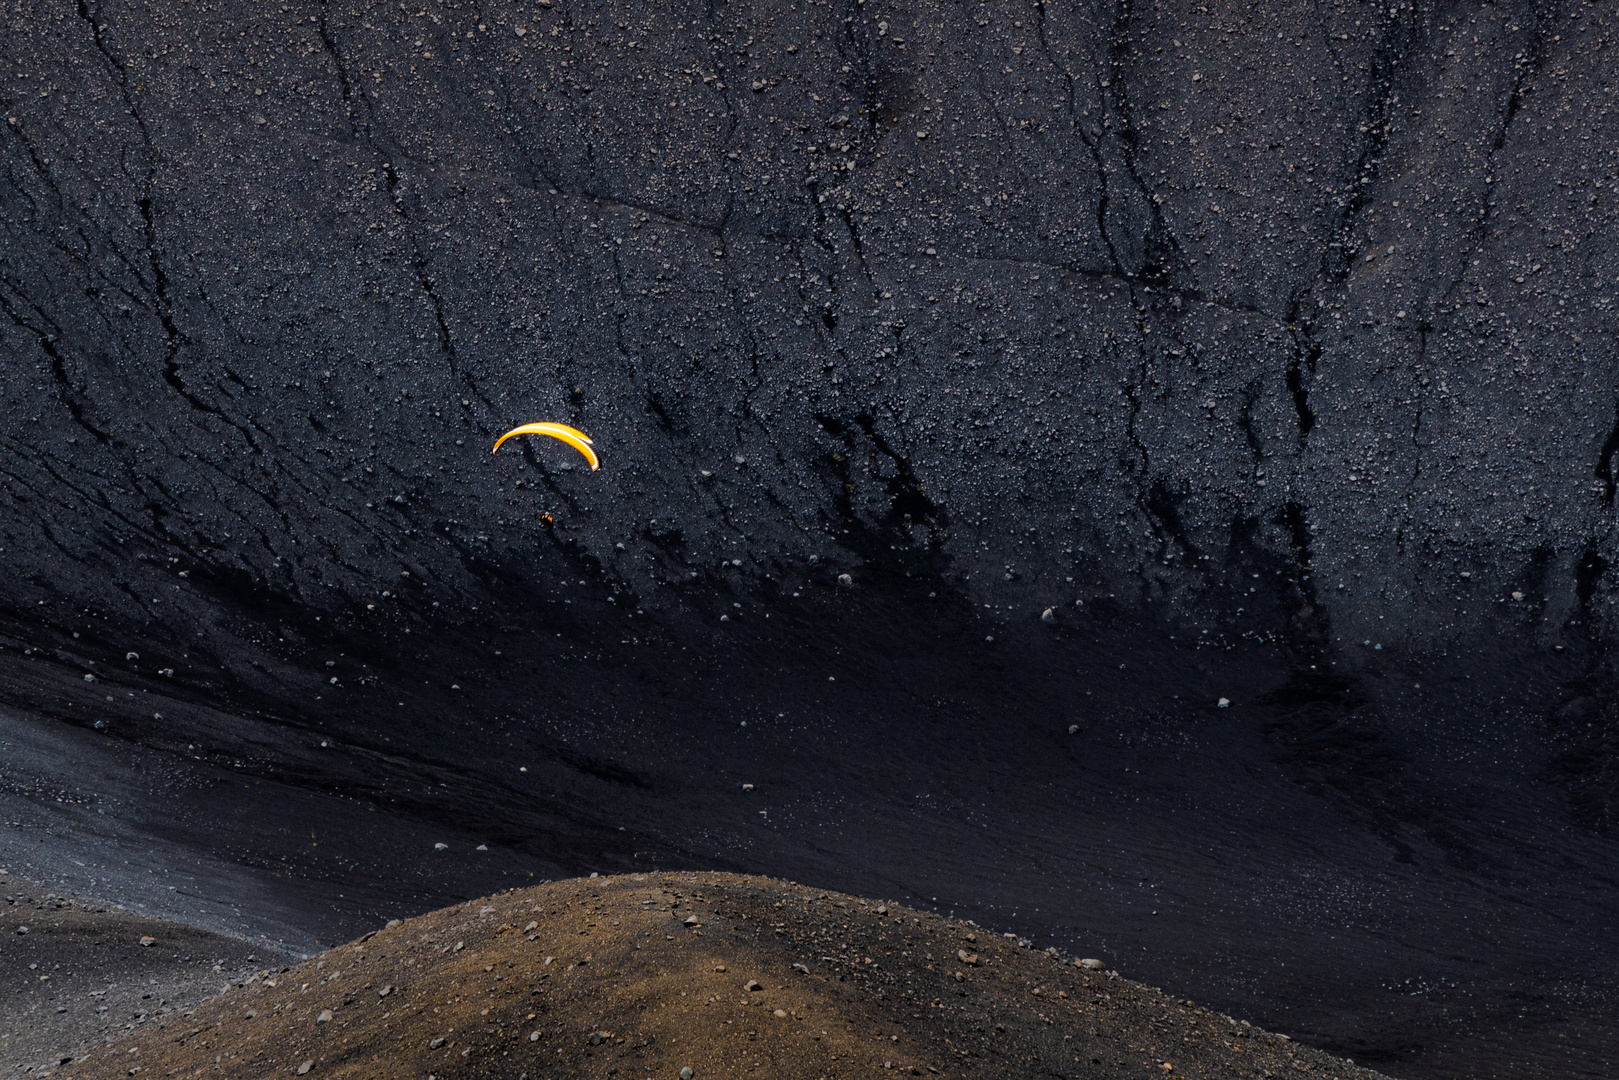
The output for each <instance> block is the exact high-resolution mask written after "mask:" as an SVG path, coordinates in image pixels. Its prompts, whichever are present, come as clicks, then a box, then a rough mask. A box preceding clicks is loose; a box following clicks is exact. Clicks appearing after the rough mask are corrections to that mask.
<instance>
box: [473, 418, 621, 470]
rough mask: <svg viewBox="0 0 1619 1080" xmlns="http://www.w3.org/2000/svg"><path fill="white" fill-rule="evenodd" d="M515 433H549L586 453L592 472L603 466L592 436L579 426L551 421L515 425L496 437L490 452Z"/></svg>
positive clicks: (497, 448)
mask: <svg viewBox="0 0 1619 1080" xmlns="http://www.w3.org/2000/svg"><path fill="white" fill-rule="evenodd" d="M513 435H549V436H551V438H553V439H560V440H562V441H563V442H565V443H567V444H568V445H569V446H571V447H573V448H574V449H575V450H577V451H579V452H580V453H581V454H583V455H585V460H586V461H588V462H590V471H591V472H595V471H596V470H597V469H599V468H600V467H601V462H599V461H597V460H596V451H594V450H592V449H591V445H592V443H591V441H590V436H589V435H586V434H585V433H584V432H582V431H580V430H579V429H578V428H571V427H569V426H568V425H567V424H553V423H550V422H545V423H539V424H523V425H522V426H520V427H514V428H512V429H511V430H510V431H508V432H506V434H504V435H502V436H501V437H500V438H498V439H496V440H495V449H494V450H491V451H489V452H490V453H491V454H493V453H494V452H495V450H499V449H500V444H501V443H503V442H505V441H506V440H507V439H509V438H511V437H512V436H513Z"/></svg>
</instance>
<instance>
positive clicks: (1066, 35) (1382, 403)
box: [0, 0, 1619, 655]
mask: <svg viewBox="0 0 1619 1080" xmlns="http://www.w3.org/2000/svg"><path fill="white" fill-rule="evenodd" d="M3 19H4V24H5V34H4V38H3V40H4V44H3V45H0V50H3V53H4V68H3V71H0V102H3V106H4V117H5V123H4V130H3V132H0V169H3V176H4V179H3V183H0V208H3V213H0V228H3V229H4V241H3V244H0V316H3V317H0V354H3V356H4V363H3V365H0V391H3V394H4V400H5V408H6V415H7V417H8V419H7V422H6V424H5V425H4V429H5V434H4V442H3V448H0V458H3V476H4V483H3V484H0V492H3V494H0V499H3V500H4V501H3V504H0V505H3V510H0V536H3V540H0V543H3V545H4V558H5V562H6V565H7V567H8V570H9V572H8V573H7V574H6V575H5V577H4V578H3V579H0V598H3V603H4V607H5V610H6V618H7V620H8V621H10V622H11V623H12V624H13V625H14V626H15V627H16V628H17V629H18V630H19V632H24V633H31V632H33V631H31V630H29V628H30V627H35V628H38V627H39V626H42V625H47V626H54V627H57V628H59V629H60V628H65V627H66V626H67V625H68V624H69V623H70V622H71V621H72V620H73V619H76V618H78V617H79V615H80V614H81V613H83V612H84V611H87V610H93V611H95V612H96V613H97V615H98V617H99V618H101V619H104V620H107V621H108V622H109V623H111V624H114V625H119V626H122V627H124V628H126V629H127V631H128V634H129V635H130V640H132V641H134V640H138V639H139V638H140V636H141V635H142V634H148V635H157V636H162V635H171V636H176V637H177V638H178V639H180V640H185V639H189V638H194V637H195V635H196V634H198V633H207V632H209V631H210V630H217V629H218V628H219V627H220V626H222V625H224V624H225V623H227V622H229V621H230V620H232V619H236V620H240V619H246V620H247V621H248V622H253V621H255V620H256V621H259V622H263V623H265V624H267V625H268V624H272V623H274V621H275V620H276V619H277V618H282V617H284V616H286V613H288V612H296V613H299V614H300V617H304V618H307V616H308V615H309V614H310V613H316V614H319V613H326V614H327V615H328V617H331V616H333V615H343V616H353V617H365V613H366V612H368V611H369V612H373V613H375V614H374V617H375V618H383V617H388V618H406V617H407V616H408V615H409V614H410V613H415V614H416V615H418V616H429V615H430V616H433V617H438V618H446V619H448V618H464V619H468V620H472V621H476V620H477V619H478V618H479V617H480V616H479V615H478V614H477V612H478V611H479V610H480V605H481V610H483V611H484V612H487V611H488V610H489V607H490V605H496V606H498V605H499V604H500V603H501V602H502V598H503V597H509V596H511V595H514V592H513V590H516V592H519V593H523V594H525V595H527V594H544V593H549V592H554V591H555V590H556V589H558V588H560V587H562V586H561V585H560V583H561V582H565V581H570V580H572V579H575V578H576V577H578V575H579V574H580V572H581V570H582V569H583V570H588V571H589V572H590V573H592V574H595V575H596V579H595V583H597V584H602V585H603V586H604V587H605V589H606V590H607V591H608V592H609V593H617V594H620V595H622V596H624V597H627V598H631V599H633V602H634V603H635V604H636V605H639V606H640V607H641V608H642V609H644V610H647V611H657V610H659V609H660V608H667V607H670V606H673V605H676V604H678V603H682V602H685V601H686V600H689V599H691V598H692V597H694V596H696V597H699V598H700V597H701V596H703V595H708V596H710V597H720V596H727V597H728V596H729V595H730V594H731V593H732V592H733V591H736V590H742V591H747V590H750V589H751V590H766V591H770V590H780V592H782V593H784V594H785V593H786V592H789V591H792V590H795V589H799V588H801V587H803V586H804V585H805V584H806V583H820V584H828V585H829V584H830V583H831V582H833V581H834V580H835V578H836V575H837V574H839V573H843V572H847V573H850V574H851V575H852V578H853V580H854V581H855V582H856V584H857V585H869V586H870V587H873V588H877V587H880V584H881V582H882V581H885V580H891V579H893V578H895V577H897V576H899V575H901V574H904V573H910V574H912V575H913V576H923V577H927V578H929V579H934V580H939V581H941V582H943V583H945V584H947V585H948V587H949V588H950V589H952V590H954V592H955V593H957V594H959V595H962V596H965V597H967V598H969V599H970V600H971V601H972V603H973V606H974V607H978V606H980V605H982V604H994V605H996V610H998V611H999V610H1007V611H1012V612H1016V613H1018V617H1019V618H1026V619H1028V620H1031V621H1032V620H1034V619H1035V618H1036V617H1037V616H1038V615H1039V614H1040V612H1041V611H1043V610H1044V609H1046V608H1048V607H1050V608H1053V609H1054V617H1055V618H1059V619H1068V618H1073V617H1075V615H1074V613H1075V611H1076V609H1080V610H1082V609H1084V608H1085V605H1087V604H1089V605H1093V606H1094V605H1097V604H1102V605H1112V606H1113V607H1115V608H1118V609H1123V610H1126V611H1136V612H1140V613H1142V614H1144V615H1145V616H1146V617H1148V618H1149V619H1153V620H1163V621H1165V622H1167V623H1168V624H1170V625H1172V626H1182V627H1185V628H1186V629H1187V631H1188V632H1189V633H1191V634H1194V635H1195V634H1197V633H1198V632H1199V631H1200V630H1208V629H1210V628H1211V627H1213V628H1215V629H1217V630H1220V631H1221V632H1225V631H1227V630H1233V629H1234V630H1239V631H1242V632H1246V633H1248V634H1250V635H1253V636H1257V637H1262V638H1272V639H1282V640H1286V641H1289V642H1292V643H1294V644H1295V645H1298V646H1300V647H1302V648H1304V649H1305V651H1306V652H1307V653H1309V654H1310V655H1317V654H1320V653H1321V651H1322V650H1324V649H1325V650H1330V651H1337V650H1340V649H1343V650H1348V649H1349V646H1348V645H1347V644H1341V643H1348V642H1355V643H1357V644H1358V642H1359V641H1361V640H1363V639H1364V640H1370V639H1372V638H1374V637H1375V638H1376V639H1377V640H1378V642H1379V643H1382V642H1388V643H1390V644H1391V645H1396V644H1399V645H1403V646H1404V647H1406V648H1407V649H1411V650H1417V651H1421V650H1429V651H1433V650H1443V649H1445V648H1447V647H1448V645H1449V643H1453V642H1458V641H1463V640H1468V639H1476V638H1482V637H1487V636H1499V635H1505V638H1506V639H1507V640H1510V641H1512V642H1515V643H1516V644H1515V645H1513V646H1512V648H1515V649H1520V650H1531V651H1532V650H1535V649H1538V648H1541V647H1543V646H1545V645H1547V644H1549V643H1551V642H1553V641H1557V642H1562V641H1564V640H1568V641H1570V642H1571V643H1573V644H1575V645H1576V646H1579V647H1580V648H1582V649H1583V648H1585V647H1586V646H1588V645H1589V644H1590V643H1591V642H1593V641H1600V639H1601V637H1602V635H1604V634H1606V633H1607V632H1608V616H1607V615H1606V614H1605V613H1606V611H1607V603H1608V598H1609V595H1610V585H1609V572H1608V568H1609V567H1610V566H1611V565H1612V563H1613V562H1614V560H1615V557H1616V556H1615V553H1614V551H1613V544H1614V539H1613V535H1612V520H1613V514H1614V492H1615V482H1616V477H1615V473H1614V464H1613V455H1614V452H1615V448H1616V447H1619V424H1616V412H1615V408H1616V384H1615V357H1614V350H1613V335H1612V330H1613V324H1614V312H1613V307H1612V302H1613V296H1614V293H1615V288H1616V283H1619V249H1616V248H1615V244H1614V235H1615V228H1616V216H1615V209H1616V206H1619V190H1616V188H1615V184H1616V183H1619V181H1616V179H1615V177H1616V172H1619V168H1616V165H1619V162H1616V157H1615V154H1616V153H1619V115H1616V114H1615V110H1614V106H1613V87H1612V78H1613V71H1614V70H1615V68H1614V64H1613V60H1612V56H1613V44H1612V42H1613V38H1614V34H1615V32H1616V31H1615V26H1614V23H1613V21H1612V11H1611V9H1609V8H1607V7H1604V6H1600V5H1593V4H1587V3H1572V2H1570V3H1561V4H1554V5H1531V4H1527V3H1498V4H1479V5H1474V4H1460V3H1440V4H1419V5H1412V4H1409V3H1394V4H1390V5H1388V6H1386V7H1385V6H1381V5H1377V6H1370V5H1366V4H1348V3H1328V2H1316V3H1293V4H1290V3H1276V4H1242V5H1235V4H1223V3H1204V4H1199V3H1192V2H1186V3H1179V4H1177V3H1164V4H1143V3H1129V2H1124V3H1116V4H1103V3H1096V4H1079V3H1071V2H1068V0H1062V2H1050V3H1029V4H1017V3H982V2H972V0H964V2H960V3H927V2H897V3H885V2H881V0H849V2H814V0H804V2H799V3H783V2H774V0H772V2H758V3H751V4H750V3H708V4H696V3H691V4H683V3H647V2H643V0H635V2H625V3H593V2H585V0H554V2H551V3H545V2H534V3H503V2H494V3H472V2H462V3H448V2H440V0H406V2H405V3H354V2H342V3H312V2H298V3H288V4H285V5H266V4H246V3H233V2H228V0H227V2H221V3H208V4H198V3H186V4H165V3H142V4H129V3H115V2H99V3H98V2H92V0H82V2H80V3H78V4H77V5H75V4H72V3H67V2H61V0H41V2H37V3H16V4H13V5H11V6H9V7H8V8H7V9H6V12H5V14H4V17H3ZM542 418H543V419H555V420H562V421H566V422H568V423H571V424H575V425H577V426H579V427H581V428H583V429H585V430H586V431H588V432H589V433H590V434H591V435H592V436H593V437H594V438H595V440H596V445H597V447H598V449H599V450H600V453H601V455H602V458H603V461H604V465H603V468H602V469H601V471H600V472H598V473H595V474H589V473H587V472H585V471H584V470H583V469H582V468H581V467H580V464H579V462H578V461H577V460H574V459H573V458H572V457H571V454H570V452H569V451H567V450H566V449H565V448H562V447H560V446H555V445H549V444H548V445H529V446H519V445H513V446H511V447H510V448H509V449H508V450H503V451H502V454H501V456H499V457H497V458H495V459H493V460H491V458H490V456H489V454H488V447H489V445H490V444H491V442H492V439H493V437H494V436H495V435H497V434H498V433H499V432H501V431H503V430H505V429H506V428H507V427H509V426H511V425H513V424H515V423H519V422H524V421H529V420H534V419H542ZM542 513H548V514H550V515H551V520H550V521H547V522H542V520H541V515H542ZM546 525H549V528H547V527H545V526H546ZM182 570H183V571H184V572H185V575H184V576H183V577H182V576H180V571H182ZM435 607H436V610H435ZM452 613H453V615H452Z"/></svg>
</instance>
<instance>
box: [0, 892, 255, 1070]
mask: <svg viewBox="0 0 1619 1080" xmlns="http://www.w3.org/2000/svg"><path fill="white" fill-rule="evenodd" d="M0 903H3V905H4V906H3V907H0V918H4V919H5V924H4V926H0V930H3V933H0V972H3V978H4V984H3V985H0V1075H4V1076H7V1077H10V1076H22V1075H36V1076H43V1075H47V1074H48V1073H49V1072H51V1071H52V1070H53V1069H54V1066H56V1065H57V1064H58V1063H59V1062H61V1061H63V1060H71V1059H73V1058H80V1057H84V1056H85V1055H87V1054H89V1055H92V1056H95V1057H97V1058H98V1059H99V1058H101V1057H104V1056H105V1053H104V1052H103V1051H102V1050H101V1049H100V1048H101V1047H103V1046H105V1045H108V1044H111V1043H113V1042H114V1041H116V1040H118V1039H121V1038H123V1037H124V1036H127V1035H129V1034H130V1033H131V1032H136V1031H143V1030H145V1029H146V1028H147V1027H154V1026H156V1025H159V1024H162V1023H165V1022H168V1021H170V1020H173V1019H174V1018H175V1017H176V1016H178V1015H179V1014H181V1013H183V1012H185V1011H187V1010H190V1009H192V1008H195V1007H197V1006H199V1005H200V1004H201V1003H202V1002H204V1001H207V1000H208V999H209V998H211V997H213V996H214V995H215V994H217V993H219V992H220V991H221V990H223V989H225V988H226V987H227V986H229V985H230V984H231V983H232V981H237V982H240V981H242V980H244V979H246V978H248V977H249V976H250V975H251V974H252V973H253V965H254V964H255V962H257V963H260V964H262V963H268V962H271V961H275V962H282V961H284V960H285V959H287V957H286V956H285V954H283V953H280V952H277V951H274V950H266V949H264V948H262V947H258V946H254V945H251V944H249V943H247V942H244V941H238V940H235V939H232V938H227V937H222V936H220V935H218V934H210V933H207V932H205V931H201V930H197V929H195V928H193V927H190V926H184V925H181V924H178V923H174V922H170V921H167V920H163V919H154V918H150V917H148V916H143V915H138V914H136V913H134V912H129V911H123V910H121V909H118V908H116V907H109V906H108V905H106V904H100V903H95V902H93V901H86V900H82V899H79V898H76V897H73V896H69V895H63V894H61V893H60V892H59V891H57V890H55V889H51V888H47V887H46V886H44V885H41V884H40V883H38V882H33V881H26V880H23V879H21V878H18V877H16V876H14V875H11V874H5V873H0Z"/></svg>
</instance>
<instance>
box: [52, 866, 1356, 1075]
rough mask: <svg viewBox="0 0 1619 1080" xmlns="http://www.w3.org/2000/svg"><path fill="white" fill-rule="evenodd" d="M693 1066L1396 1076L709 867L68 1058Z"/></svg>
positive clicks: (997, 941) (506, 1069)
mask: <svg viewBox="0 0 1619 1080" xmlns="http://www.w3.org/2000/svg"><path fill="white" fill-rule="evenodd" d="M1007 937H1008V938H1012V935H1007ZM686 1069H690V1070H692V1073H694V1074H695V1075H696V1076H697V1077H699V1078H704V1077H711V1078H715V1080H719V1078H723V1077H747V1076H775V1077H783V1078H785V1080H811V1078H817V1077H834V1076H835V1077H848V1076H864V1075H875V1076H884V1075H894V1074H896V1073H897V1074H898V1075H902V1076H904V1075H915V1076H939V1077H946V1078H948V1077H965V1076H991V1077H1009V1078H1010V1077H1030V1076H1050V1077H1075V1078H1079V1077H1097V1078H1101V1077H1108V1078H1113V1077H1121V1078H1122V1077H1148V1076H1165V1075H1171V1076H1188V1077H1209V1078H1216V1077H1219V1078H1224V1077H1233V1078H1235V1077H1248V1076H1256V1077H1260V1076H1271V1077H1311V1078H1314V1080H1350V1078H1360V1077H1367V1078H1372V1077H1376V1076H1378V1075H1379V1074H1377V1073H1374V1072H1372V1071H1370V1070H1368V1069H1363V1068H1357V1067H1356V1066H1354V1065H1353V1064H1351V1063H1347V1062H1345V1061H1342V1060H1340V1059H1337V1058H1332V1057H1330V1056H1328V1055H1326V1054H1322V1053H1320V1052H1319V1051H1314V1050H1310V1049H1307V1048H1303V1047H1299V1046H1296V1045H1295V1044H1293V1043H1292V1042H1290V1041H1289V1040H1288V1039H1286V1038H1285V1037H1284V1036H1281V1035H1276V1034H1272V1033H1269V1032H1265V1031H1262V1030H1260V1029H1258V1028H1255V1027H1252V1026H1251V1025H1249V1024H1247V1023H1239V1022H1238V1021H1236V1020H1234V1019H1232V1018H1231V1017H1228V1016H1224V1015H1221V1014H1219V1013H1216V1012H1211V1011H1210V1010H1208V1009H1202V1008H1198V1007H1196V1006H1195V1005H1194V1004H1193V1003H1192V1002H1189V1001H1179V1000H1175V999H1172V998H1169V997H1167V996H1165V995H1164V994H1163V993H1162V992H1161V991H1158V990H1154V989H1152V988H1150V987H1146V986H1142V985H1140V984H1139V983H1133V982H1130V981H1128V980H1126V979H1122V978H1118V977H1117V976H1116V975H1115V974H1114V973H1111V972H1106V973H1104V972H1102V971H1088V970H1085V969H1082V968H1080V967H1079V966H1078V965H1077V963H1076V962H1075V960H1074V959H1072V958H1063V957H1059V956H1057V955H1056V954H1055V951H1053V952H1052V953H1050V954H1048V953H1043V952H1039V951H1035V950H1031V949H1029V948H1028V947H1027V943H1026V942H1024V943H1020V942H1018V941H1016V940H1015V938H1014V939H1012V940H1003V939H1002V938H1001V937H1000V936H998V935H995V934H993V933H989V932H987V931H984V930H983V929H981V928H978V927H976V926H974V925H972V924H970V923H964V922H959V921H953V920H948V919H944V918H941V917H940V916H938V915H935V914H932V913H928V912H920V911H915V910H913V909H910V908H906V907H902V906H900V905H898V904H880V903H878V902H877V901H875V900H866V899H861V898H858V897H854V896H847V895H843V894H839V893H827V892H823V891H820V890H816V889H809V888H805V887H803V886H798V885H792V884H788V883H785V882H781V881H774V880H771V879H767V878H757V877H744V876H738V875H732V874H695V873H692V874H649V875H642V874H637V875H633V876H630V877H619V878H614V879H583V880H581V879H575V880H570V881H563V882H556V883H553V884H549V885H542V886H537V887H534V888H529V889H519V890H515V891H511V892H504V893H500V894H498V895H496V896H491V897H485V898H482V899H479V900H473V901H469V902H468V903H466V904H461V905H457V906H456V907H453V908H447V909H444V910H442V911H435V912H432V913H430V914H427V915H422V916H418V917H417V918H414V919H409V920H406V921H404V922H402V923H390V924H389V925H388V927H387V928H386V929H383V930H380V931H377V932H375V933H373V934H367V935H366V936H365V937H363V938H361V939H360V940H358V941H356V942H353V943H351V944H348V945H344V946H340V947H338V948H336V949H333V950H331V951H329V952H326V953H323V954H321V955H320V956H318V957H315V958H314V959H312V960H309V961H306V962H304V963H302V964H298V965H296V966H293V967H289V968H283V969H280V970H267V971H264V972H262V973H260V974H258V975H255V976H254V977H252V978H249V979H247V980H246V981H245V984H243V985H242V986H240V987H239V988H236V989H231V990H228V991H227V992H226V993H225V994H224V995H222V996H220V997H216V998H214V999H212V1000H210V1001H207V1002H205V1003H203V1004H201V1005H198V1006H197V1007H196V1008H195V1009H192V1010H187V1011H186V1012H185V1013H184V1014H183V1015H181V1016H172V1015H171V1016H169V1017H166V1018H164V1019H162V1020H160V1021H159V1022H158V1024H157V1025H156V1026H149V1027H147V1028H146V1029H144V1030H142V1031H141V1032H140V1033H139V1034H138V1035H136V1036H133V1037H131V1038H129V1039H127V1040H124V1041H123V1042H120V1043H118V1044H117V1045H115V1046H112V1047H109V1048H108V1049H106V1050H103V1051H98V1052H95V1053H92V1054H90V1055H89V1056H88V1057H85V1058H81V1059H80V1060H79V1061H78V1062H77V1063H76V1064H75V1065H74V1066H72V1067H69V1068H66V1069H64V1070H63V1071H62V1072H61V1073H59V1075H60V1076H61V1077H62V1078H63V1080H66V1078H68V1077H115V1076H127V1075H152V1076H172V1075H191V1074H192V1073H194V1072H196V1073H204V1074H206V1075H210V1076H268V1075H282V1074H287V1073H297V1074H299V1075H308V1076H311V1077H315V1076H334V1077H355V1078H361V1077H367V1078H368V1077H378V1076H414V1075H423V1074H431V1075H433V1076H437V1077H441V1078H443V1080H454V1078H458V1077H501V1078H511V1077H519V1076H527V1077H530V1078H532V1080H540V1078H542V1077H563V1076H569V1077H587V1076H588V1077H598V1076H600V1077H606V1076H613V1075H619V1076H630V1077H641V1076H649V1077H657V1078H665V1077H667V1078H673V1077H676V1076H679V1075H691V1074H688V1073H685V1072H683V1070H686ZM134 1070H138V1071H134Z"/></svg>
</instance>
